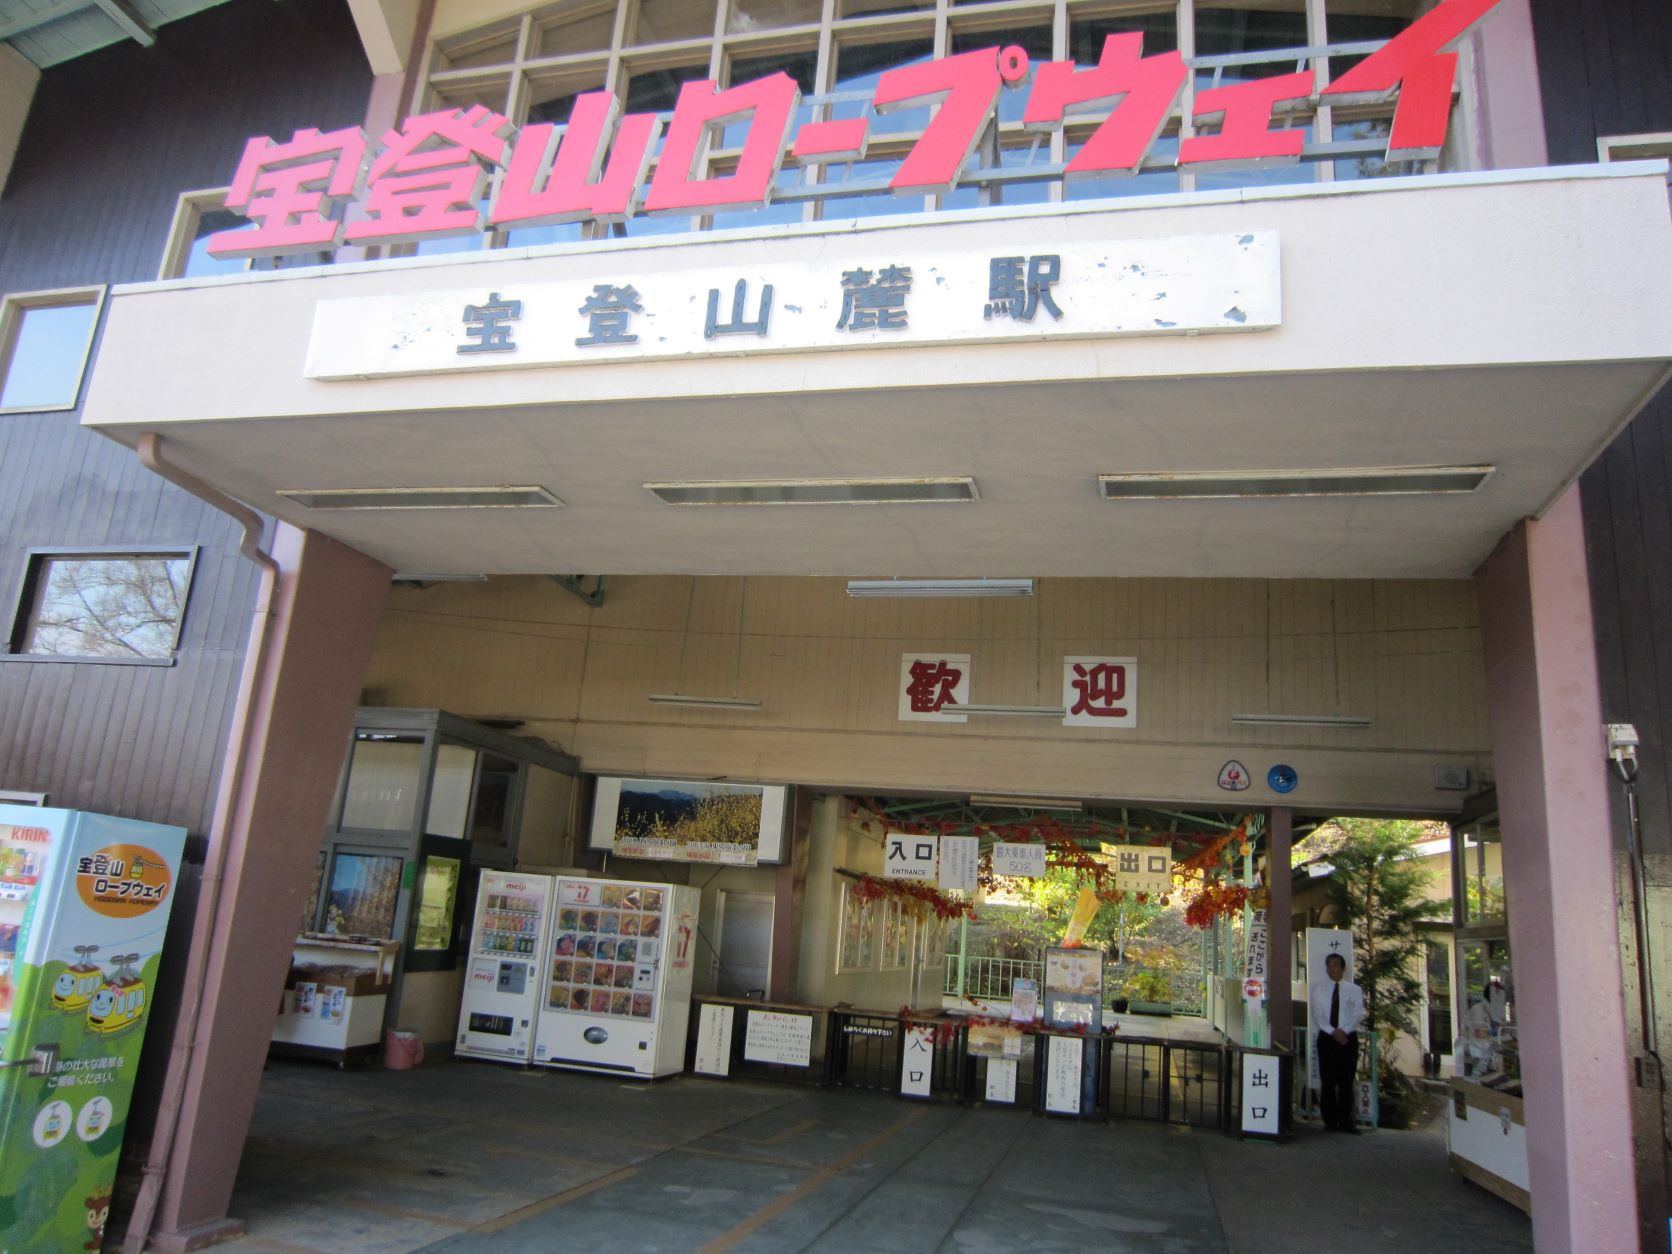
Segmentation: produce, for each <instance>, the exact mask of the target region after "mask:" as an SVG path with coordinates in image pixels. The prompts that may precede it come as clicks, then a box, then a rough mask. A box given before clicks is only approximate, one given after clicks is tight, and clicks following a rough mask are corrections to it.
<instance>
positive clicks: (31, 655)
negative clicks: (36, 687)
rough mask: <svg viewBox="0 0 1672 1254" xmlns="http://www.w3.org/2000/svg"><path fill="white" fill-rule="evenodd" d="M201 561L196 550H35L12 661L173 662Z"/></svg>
mask: <svg viewBox="0 0 1672 1254" xmlns="http://www.w3.org/2000/svg"><path fill="white" fill-rule="evenodd" d="M196 560H197V550H196V549H195V548H178V549H150V548H146V549H101V550H82V551H72V550H64V549H36V550H33V551H32V552H30V553H29V555H28V559H27V562H26V564H25V568H24V578H23V586H22V590H21V593H20V595H19V597H18V599H17V609H16V612H15V613H14V615H13V618H12V626H11V635H10V637H9V639H8V641H7V647H6V654H7V656H8V657H11V658H16V659H32V660H35V661H81V662H137V663H149V664H151V665H159V664H161V665H167V664H170V663H172V662H173V660H174V654H175V650H176V649H177V648H178V647H179V643H180V629H181V626H182V624H183V623H184V621H185V614H186V597H187V594H188V591H189V590H190V588H191V580H192V569H193V567H194V565H195V564H196Z"/></svg>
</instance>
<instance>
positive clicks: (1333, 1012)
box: [1329, 984, 1341, 1028]
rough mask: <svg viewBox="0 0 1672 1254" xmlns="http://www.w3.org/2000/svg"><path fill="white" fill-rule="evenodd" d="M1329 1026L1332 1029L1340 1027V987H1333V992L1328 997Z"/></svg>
mask: <svg viewBox="0 0 1672 1254" xmlns="http://www.w3.org/2000/svg"><path fill="white" fill-rule="evenodd" d="M1329 1025H1330V1027H1332V1028H1338V1027H1340V1026H1341V985H1340V984H1337V985H1336V986H1335V991H1334V992H1332V993H1331V994H1330V995H1329Z"/></svg>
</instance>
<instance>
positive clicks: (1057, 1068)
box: [1045, 1036, 1086, 1115]
mask: <svg viewBox="0 0 1672 1254" xmlns="http://www.w3.org/2000/svg"><path fill="white" fill-rule="evenodd" d="M1047 1039H1048V1040H1049V1041H1050V1042H1051V1047H1050V1049H1049V1050H1048V1051H1047V1052H1046V1056H1045V1110H1046V1111H1047V1113H1049V1114H1053V1115H1077V1114H1079V1113H1080V1059H1081V1055H1082V1054H1083V1052H1084V1050H1085V1045H1086V1043H1085V1042H1084V1041H1082V1040H1081V1039H1080V1038H1079V1037H1077V1036H1052V1037H1048V1038H1047Z"/></svg>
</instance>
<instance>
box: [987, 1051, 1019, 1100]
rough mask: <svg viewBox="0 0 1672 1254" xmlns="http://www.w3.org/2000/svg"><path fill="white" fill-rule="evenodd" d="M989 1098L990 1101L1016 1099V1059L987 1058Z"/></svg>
mask: <svg viewBox="0 0 1672 1254" xmlns="http://www.w3.org/2000/svg"><path fill="white" fill-rule="evenodd" d="M987 1100H988V1101H990V1102H1010V1103H1014V1102H1015V1101H1016V1060H1015V1059H1014V1058H989V1059H988V1060H987Z"/></svg>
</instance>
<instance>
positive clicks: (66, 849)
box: [0, 805, 186, 1250]
mask: <svg viewBox="0 0 1672 1254" xmlns="http://www.w3.org/2000/svg"><path fill="white" fill-rule="evenodd" d="M185 843H186V832H185V829H184V828H179V827H164V826H162V825H161V824H158V823H141V822H137V821H135V820H132V819H119V818H112V817H110V816H108V815H103V814H85V813H82V812H80V811H76V810H48V809H36V808H34V807H31V806H9V805H0V1034H3V1035H0V1054H3V1055H4V1060H5V1064H6V1065H5V1069H4V1070H0V1198H4V1199H5V1205H4V1206H0V1250H81V1249H97V1248H99V1244H100V1242H101V1241H102V1240H103V1238H104V1223H105V1217H106V1215H107V1214H108V1213H109V1209H110V1194H111V1189H112V1186H113V1185H114V1183H115V1180H116V1163H117V1160H118V1159H119V1158H120V1157H121V1148H122V1133H123V1130H124V1129H125V1128H126V1127H127V1119H128V1103H129V1101H130V1099H131V1097H132V1095H133V1083H134V1069H135V1068H136V1067H137V1066H138V1065H139V1052H140V1047H141V1045H142V1044H143V1043H144V1040H145V1028H146V1024H147V1023H149V1022H150V1018H151V1015H150V1009H151V1005H150V997H151V992H152V990H154V989H155V988H156V984H157V966H158V963H159V962H160V961H161V957H162V947H163V935H164V932H165V930H166V929H167V926H168V914H169V909H170V907H172V906H173V904H174V887H175V885H176V883H178V881H179V878H180V855H181V851H182V850H183V848H184V847H185Z"/></svg>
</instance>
